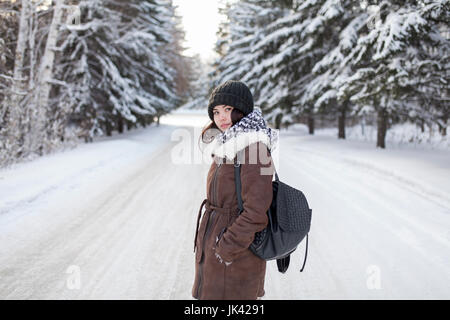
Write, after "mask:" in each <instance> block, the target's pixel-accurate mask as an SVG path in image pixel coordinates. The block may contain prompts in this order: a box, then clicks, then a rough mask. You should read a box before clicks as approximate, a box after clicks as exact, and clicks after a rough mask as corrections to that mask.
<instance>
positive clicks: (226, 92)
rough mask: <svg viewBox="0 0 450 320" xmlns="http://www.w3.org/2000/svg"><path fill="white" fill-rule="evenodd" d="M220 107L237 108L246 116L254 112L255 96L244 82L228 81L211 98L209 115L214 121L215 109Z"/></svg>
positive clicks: (217, 88)
mask: <svg viewBox="0 0 450 320" xmlns="http://www.w3.org/2000/svg"><path fill="white" fill-rule="evenodd" d="M220 105H227V106H230V107H233V108H236V109H238V110H240V111H242V113H243V114H244V116H246V115H248V114H249V113H250V112H252V111H253V96H252V93H251V92H250V89H249V88H248V87H247V86H246V85H245V84H244V83H243V82H240V81H235V80H228V81H226V82H224V83H222V84H221V85H219V86H217V87H216V88H214V90H213V91H212V92H211V95H210V97H209V103H208V115H209V118H210V119H211V120H212V121H214V114H213V108H214V107H215V106H220Z"/></svg>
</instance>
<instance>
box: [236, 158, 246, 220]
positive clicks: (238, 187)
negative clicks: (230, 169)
mask: <svg viewBox="0 0 450 320" xmlns="http://www.w3.org/2000/svg"><path fill="white" fill-rule="evenodd" d="M239 152H240V151H239ZM239 152H238V156H236V158H234V181H235V185H236V195H237V199H238V208H239V214H241V212H242V211H244V205H243V203H242V195H241V190H242V186H241V162H240V161H239V159H240V154H239Z"/></svg>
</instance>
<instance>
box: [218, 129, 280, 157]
mask: <svg viewBox="0 0 450 320" xmlns="http://www.w3.org/2000/svg"><path fill="white" fill-rule="evenodd" d="M256 142H262V143H264V144H265V145H266V146H267V147H268V148H269V150H270V149H272V145H271V141H270V137H269V136H268V135H267V134H266V133H264V132H262V131H256V130H252V131H247V132H241V133H239V134H238V135H236V136H234V137H231V138H230V139H228V140H227V141H226V142H225V143H221V142H220V141H218V139H215V140H214V141H213V143H212V150H211V155H212V156H217V157H219V158H227V159H229V160H233V159H234V157H235V156H236V154H237V153H238V152H239V151H241V150H243V149H245V148H246V147H248V146H249V145H251V144H253V143H256Z"/></svg>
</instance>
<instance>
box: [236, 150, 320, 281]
mask: <svg viewBox="0 0 450 320" xmlns="http://www.w3.org/2000/svg"><path fill="white" fill-rule="evenodd" d="M269 153H270V151H269ZM274 168H275V166H274ZM240 171H241V164H240V162H239V161H238V160H237V157H236V159H235V161H234V176H235V182H236V194H237V198H238V206H239V213H241V212H242V211H243V210H244V208H243V204H242V195H241V175H240ZM272 189H273V199H272V203H271V205H270V208H269V210H268V211H267V216H268V218H269V223H268V225H267V227H266V228H265V229H264V230H262V231H260V232H257V233H256V234H255V239H254V241H253V242H252V244H251V245H250V247H249V249H250V250H251V251H252V252H253V253H254V254H255V255H257V256H258V257H260V258H262V259H264V260H267V261H268V260H275V259H276V260H277V266H278V271H280V272H281V273H285V272H286V270H287V269H288V267H289V261H290V255H291V253H292V252H294V251H295V249H297V246H298V245H299V244H300V242H301V241H302V240H303V239H304V238H305V236H306V250H305V259H304V261H303V266H302V268H301V270H300V272H302V271H303V269H304V268H305V263H306V257H307V255H308V233H309V229H310V226H311V214H312V210H311V209H310V208H309V206H308V201H306V198H305V195H304V194H303V192H301V191H300V190H297V189H295V188H293V187H291V186H289V185H287V184H285V183H283V182H281V181H280V179H279V178H278V174H277V171H276V169H275V180H274V181H272Z"/></svg>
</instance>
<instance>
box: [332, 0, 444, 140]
mask: <svg viewBox="0 0 450 320" xmlns="http://www.w3.org/2000/svg"><path fill="white" fill-rule="evenodd" d="M428 5H430V4H428ZM428 5H427V4H426V3H425V2H423V1H394V0H392V1H382V2H381V3H380V4H377V5H375V6H373V7H372V9H373V10H372V12H371V13H370V15H369V18H368V22H369V21H375V23H373V24H366V26H367V28H362V29H361V31H362V32H361V33H360V35H359V38H358V41H357V43H356V46H355V47H354V48H353V49H352V51H351V52H350V54H349V55H348V56H347V57H346V58H345V59H344V60H343V61H342V63H341V66H342V65H349V66H351V68H352V70H353V71H354V73H353V74H352V75H351V76H349V77H348V78H347V79H345V81H342V85H341V86H340V89H339V91H340V94H341V95H343V96H350V99H351V100H352V101H353V102H355V103H357V104H360V105H363V104H365V105H368V106H369V107H370V108H371V109H372V110H373V111H374V112H376V113H377V127H378V129H377V147H381V148H385V136H386V131H387V128H388V121H389V119H395V118H398V117H402V116H405V115H407V114H410V113H411V110H410V107H411V105H412V106H413V108H416V112H425V113H427V110H425V109H426V108H425V109H424V108H420V107H419V106H418V105H417V104H415V105H414V104H411V100H412V99H414V98H413V97H415V98H416V99H417V98H419V99H420V100H422V98H420V96H418V95H417V91H416V90H415V89H414V85H411V84H413V83H414V82H415V81H416V80H417V77H415V76H414V75H413V74H411V73H408V72H407V71H406V69H410V70H412V69H414V68H417V66H418V65H420V64H421V61H427V59H428V58H430V55H429V54H428V53H430V52H432V51H429V50H428V51H429V52H428V53H426V51H427V49H425V50H423V48H424V47H423V46H425V47H426V46H427V44H428V46H434V45H435V44H441V45H444V48H445V49H444V50H447V49H446V48H448V40H447V42H446V41H444V39H443V38H442V37H437V35H438V32H437V31H436V28H435V24H433V23H432V21H431V20H430V19H429V18H427V16H428V17H431V16H433V14H431V15H428V14H427V12H428V13H429V12H430V10H429V9H430V8H429V7H428ZM434 6H437V8H436V7H435V8H434V10H433V11H434V12H445V8H447V9H448V1H440V2H438V3H434ZM447 12H448V10H447ZM442 55H443V53H442V52H439V53H438V54H436V55H435V57H434V58H432V60H434V62H433V63H432V64H435V63H436V62H437V61H438V60H440V59H441V58H442ZM445 55H446V54H444V57H445ZM447 55H448V53H447ZM424 58H425V59H424ZM436 59H437V60H436ZM410 61H414V66H415V67H411V64H410ZM408 65H409V67H407V66H408ZM438 69H439V68H437V69H436V70H438ZM444 69H445V68H444ZM444 72H445V70H442V69H440V75H441V76H444ZM438 73H439V72H438ZM414 79H415V80H414ZM423 86H424V87H427V84H425V83H423ZM425 91H426V90H425ZM422 101H425V100H422Z"/></svg>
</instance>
